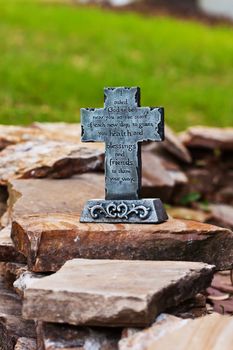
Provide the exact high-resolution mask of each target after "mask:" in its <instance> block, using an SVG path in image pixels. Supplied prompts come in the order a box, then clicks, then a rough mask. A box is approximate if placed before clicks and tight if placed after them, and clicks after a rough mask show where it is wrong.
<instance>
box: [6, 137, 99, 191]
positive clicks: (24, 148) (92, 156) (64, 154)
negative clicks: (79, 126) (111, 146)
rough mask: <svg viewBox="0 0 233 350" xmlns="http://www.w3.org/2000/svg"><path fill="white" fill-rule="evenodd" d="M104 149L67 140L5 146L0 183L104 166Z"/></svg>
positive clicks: (61, 176) (65, 175)
mask: <svg viewBox="0 0 233 350" xmlns="http://www.w3.org/2000/svg"><path fill="white" fill-rule="evenodd" d="M103 160H104V152H103V150H98V149H94V148H90V147H84V146H80V145H79V144H76V143H71V142H69V141H67V142H65V141H63V142H62V141H50V140H48V141H38V140H36V141H28V142H24V143H19V144H16V145H12V146H9V147H7V148H6V149H5V150H3V151H2V152H1V157H0V184H2V185H5V184H7V183H8V182H9V181H11V180H13V179H15V178H44V177H53V178H66V177H70V176H72V175H74V174H80V173H84V172H87V171H93V170H100V169H102V168H103Z"/></svg>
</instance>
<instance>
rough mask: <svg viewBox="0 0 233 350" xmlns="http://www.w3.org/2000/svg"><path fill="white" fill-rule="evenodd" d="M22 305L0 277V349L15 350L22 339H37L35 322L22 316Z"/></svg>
mask: <svg viewBox="0 0 233 350" xmlns="http://www.w3.org/2000/svg"><path fill="white" fill-rule="evenodd" d="M21 310H22V304H21V300H20V298H19V296H18V295H17V294H16V293H15V292H14V291H13V290H11V289H9V288H7V287H6V285H5V283H4V278H3V277H2V276H1V277H0V349H2V350H13V349H14V346H15V344H16V342H17V340H18V339H19V338H20V337H26V338H27V337H29V338H34V337H35V327H34V322H32V321H26V320H23V319H22V316H21Z"/></svg>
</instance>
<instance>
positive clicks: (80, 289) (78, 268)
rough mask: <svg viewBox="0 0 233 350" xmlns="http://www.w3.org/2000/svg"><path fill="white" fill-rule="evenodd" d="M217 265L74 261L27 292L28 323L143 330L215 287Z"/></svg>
mask: <svg viewBox="0 0 233 350" xmlns="http://www.w3.org/2000/svg"><path fill="white" fill-rule="evenodd" d="M213 271H214V268H213V266H211V265H207V264H203V263H191V262H170V261H162V262H161V261H125V260H88V259H74V260H70V261H68V262H66V264H65V265H64V266H63V267H62V268H61V269H60V270H59V271H58V272H57V273H55V274H53V275H50V276H48V277H45V278H43V279H41V280H40V281H35V282H33V283H32V284H31V285H30V287H29V289H26V291H25V293H24V304H23V315H24V317H25V318H27V319H35V318H36V319H38V320H42V321H47V322H59V323H69V324H74V325H92V326H100V325H102V326H104V325H105V326H128V325H130V326H143V325H148V324H150V323H151V322H152V321H153V320H154V319H155V317H156V316H157V315H158V314H159V313H160V312H163V311H164V310H165V309H167V308H169V307H171V306H175V305H177V304H179V303H180V302H181V301H183V300H185V299H188V298H190V297H192V296H194V295H195V294H196V293H197V292H199V291H201V290H203V289H205V288H206V287H207V286H208V285H210V283H211V280H212V277H213Z"/></svg>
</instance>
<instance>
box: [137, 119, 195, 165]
mask: <svg viewBox="0 0 233 350" xmlns="http://www.w3.org/2000/svg"><path fill="white" fill-rule="evenodd" d="M143 148H144V149H145V150H148V151H151V152H153V153H155V154H160V153H161V151H162V150H166V151H167V152H168V153H170V154H171V155H173V156H174V157H176V158H177V159H178V160H181V161H182V162H185V163H190V162H191V161H192V158H191V155H190V153H189V151H188V149H187V148H186V147H185V146H184V144H183V143H182V142H181V141H180V139H179V137H178V136H177V135H176V133H175V132H174V131H173V130H172V129H171V128H169V127H168V126H167V125H165V140H164V141H163V142H161V143H155V142H151V143H149V144H147V145H145V146H143Z"/></svg>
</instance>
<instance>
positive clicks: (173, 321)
mask: <svg viewBox="0 0 233 350" xmlns="http://www.w3.org/2000/svg"><path fill="white" fill-rule="evenodd" d="M187 322H188V320H187V321H186V320H183V319H181V318H179V317H175V316H172V315H169V314H161V315H159V316H158V317H157V319H156V322H155V323H153V324H152V326H151V327H149V328H146V329H144V330H141V331H139V330H138V331H136V332H132V335H130V334H129V335H128V334H127V336H126V337H124V338H123V339H122V340H120V342H119V350H145V349H147V348H148V346H149V345H150V344H151V343H152V342H153V341H154V340H157V339H159V338H161V337H163V336H164V334H166V335H167V336H169V333H172V332H173V331H174V330H176V329H179V328H181V327H183V326H184V325H185V324H187Z"/></svg>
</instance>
